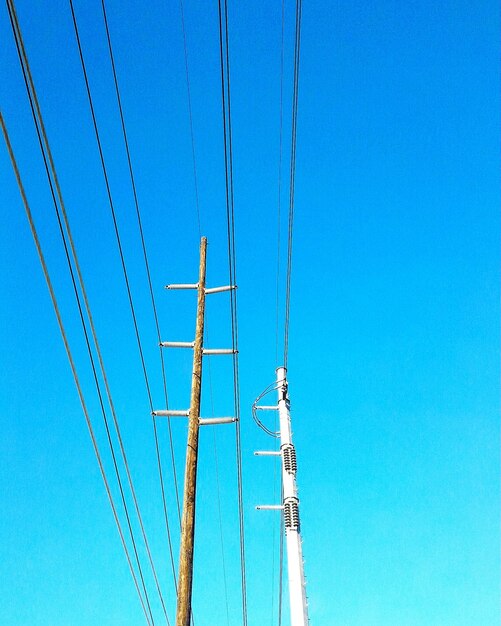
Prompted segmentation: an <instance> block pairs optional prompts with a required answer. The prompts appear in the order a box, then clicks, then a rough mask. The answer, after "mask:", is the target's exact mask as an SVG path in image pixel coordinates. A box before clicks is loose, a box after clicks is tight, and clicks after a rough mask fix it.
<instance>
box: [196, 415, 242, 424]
mask: <svg viewBox="0 0 501 626" xmlns="http://www.w3.org/2000/svg"><path fill="white" fill-rule="evenodd" d="M236 421H237V418H236V417H207V418H202V417H201V418H200V419H199V420H198V423H199V424H200V426H212V425H213V424H233V423H234V422H236Z"/></svg>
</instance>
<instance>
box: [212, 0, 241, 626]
mask: <svg viewBox="0 0 501 626" xmlns="http://www.w3.org/2000/svg"><path fill="white" fill-rule="evenodd" d="M223 3H224V11H223V7H222V5H221V0H218V14H219V53H220V69H221V105H222V115H223V140H224V168H225V189H226V217H227V236H228V265H229V278H230V284H231V285H234V284H236V253H235V215H234V197H233V147H232V132H231V100H230V93H231V85H230V57H229V37H228V7H227V3H226V0H223ZM223 13H224V35H223ZM225 61H226V63H225ZM230 313H231V334H232V345H233V350H234V354H233V393H234V402H235V417H236V423H235V444H236V461H237V483H238V513H239V532H240V536H239V539H240V568H241V589H242V623H243V626H246V625H247V589H246V572H245V533H244V513H243V488H242V447H241V435H240V388H239V373H238V326H237V297H236V290H232V291H230Z"/></svg>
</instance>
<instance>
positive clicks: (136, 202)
mask: <svg viewBox="0 0 501 626" xmlns="http://www.w3.org/2000/svg"><path fill="white" fill-rule="evenodd" d="M101 6H102V9H103V18H104V25H105V30H106V39H107V43H108V51H109V56H110V61H111V68H112V73H113V81H114V85H115V93H116V96H117V103H118V110H119V114H120V122H121V127H122V135H123V138H124V145H125V151H126V155H127V164H128V169H129V176H130V181H131V187H132V193H133V196H134V205H135V208H136V216H137V222H138V227H139V234H140V238H141V247H142V252H143V258H144V264H145V267H146V275H147V280H148V288H149V292H150V299H151V305H152V309H153V316H154V319H155V328H156V332H157V339H158V343H159V344H160V342H161V333H160V323H159V317H158V313H157V307H156V302H155V295H154V291H153V283H152V280H151V272H150V264H149V260H148V254H147V251H146V242H145V238H144V231H143V224H142V219H141V211H140V208H139V199H138V194H137V188H136V181H135V176H134V169H133V166H132V158H131V154H130V148H129V140H128V135H127V128H126V124H125V117H124V113H123V107H122V98H121V95H120V89H119V85H118V77H117V72H116V66H115V57H114V54H113V47H112V44H111V36H110V31H109V26H108V17H107V13H106V5H105V2H104V0H102V1H101ZM159 353H160V364H161V369H162V382H163V390H164V397H165V408H166V409H168V408H169V401H168V394H167V379H166V374H165V362H164V356H163V350H162V348H161V347H160V346H159ZM152 420H153V432H154V438H155V449H156V456H157V465H158V472H159V477H160V487H161V493H162V505H163V512H164V519H165V525H166V530H167V539H168V544H169V553H170V561H171V568H172V575H173V578H174V586H175V587H176V588H177V582H176V569H175V565H174V556H173V548H172V540H171V534H170V527H169V519H168V514H167V503H166V497H165V489H164V481H163V473H162V464H161V459H160V449H159V440H158V432H157V424H156V418H155V416H152ZM167 425H168V432H169V443H170V452H171V462H172V471H173V478H174V487H175V493H176V502H177V510H178V518H179V523H180V522H181V511H180V502H179V490H178V480H177V472H176V463H175V454H174V443H173V438H172V428H171V421H170V417H169V418H167Z"/></svg>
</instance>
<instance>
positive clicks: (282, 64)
mask: <svg viewBox="0 0 501 626" xmlns="http://www.w3.org/2000/svg"><path fill="white" fill-rule="evenodd" d="M284 24H285V0H282V32H281V39H280V132H279V148H278V197H277V288H276V319H275V362H276V363H277V366H278V326H279V310H280V307H279V300H280V231H281V224H282V216H281V208H282V152H283V151H282V148H283V112H284V107H283V100H284V98H283V96H284Z"/></svg>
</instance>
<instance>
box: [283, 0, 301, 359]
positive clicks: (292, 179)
mask: <svg viewBox="0 0 501 626" xmlns="http://www.w3.org/2000/svg"><path fill="white" fill-rule="evenodd" d="M301 13H302V0H296V40H295V46H294V88H293V96H292V133H291V135H292V136H291V159H290V187H289V228H288V242H287V282H286V295H285V332H284V367H287V359H288V354H289V318H290V296H291V274H292V235H293V224H294V188H295V177H296V134H297V106H298V94H299V60H300V47H301Z"/></svg>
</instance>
